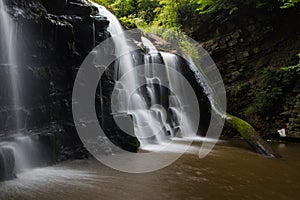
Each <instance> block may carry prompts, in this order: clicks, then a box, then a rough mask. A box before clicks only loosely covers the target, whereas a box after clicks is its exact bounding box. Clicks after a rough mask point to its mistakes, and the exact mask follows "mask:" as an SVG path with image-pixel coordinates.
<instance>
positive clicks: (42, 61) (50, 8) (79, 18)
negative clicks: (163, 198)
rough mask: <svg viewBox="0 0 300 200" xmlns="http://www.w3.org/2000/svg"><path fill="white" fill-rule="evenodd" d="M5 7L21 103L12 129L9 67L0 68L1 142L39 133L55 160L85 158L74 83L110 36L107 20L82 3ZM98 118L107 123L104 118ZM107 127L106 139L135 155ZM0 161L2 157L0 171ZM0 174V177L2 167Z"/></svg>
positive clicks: (132, 146)
mask: <svg viewBox="0 0 300 200" xmlns="http://www.w3.org/2000/svg"><path fill="white" fill-rule="evenodd" d="M6 5H7V7H8V13H9V14H10V15H11V16H12V18H13V20H14V22H15V26H16V29H15V33H14V34H15V38H16V41H17V44H18V49H17V55H18V56H17V57H18V74H19V77H18V78H19V84H18V85H19V91H21V97H20V98H21V102H22V106H21V107H20V108H17V109H18V110H17V112H18V113H19V115H20V116H21V117H20V118H21V119H20V128H21V129H20V130H14V127H13V123H12V122H13V121H14V120H15V119H14V118H13V116H12V115H11V114H10V113H12V109H15V108H13V107H11V106H9V103H10V99H8V98H7V88H6V87H5V85H6V84H7V82H5V81H7V80H6V79H8V66H5V65H2V66H0V82H1V86H0V142H1V141H3V140H5V138H7V137H10V136H11V135H12V134H14V133H16V132H24V133H25V134H27V135H30V134H31V133H32V132H39V133H40V136H39V137H40V139H39V140H40V141H41V142H42V143H44V144H45V146H48V147H49V151H50V153H54V154H55V156H54V160H55V161H59V160H64V159H70V158H84V157H85V156H87V152H86V151H85V150H84V148H83V147H82V144H81V141H80V139H79V137H78V135H77V132H76V129H75V126H74V123H73V117H72V111H71V110H72V107H71V105H72V89H73V83H74V80H75V77H76V74H77V71H78V69H79V67H80V65H81V63H82V62H83V60H84V59H85V57H86V56H87V54H88V53H89V52H90V51H91V50H92V49H93V48H94V47H95V46H96V45H97V44H99V43H100V42H102V41H104V40H105V39H107V38H108V37H110V34H109V32H108V31H107V30H106V29H107V27H108V25H109V21H108V20H107V19H106V17H104V16H101V15H99V14H98V13H97V12H98V11H97V9H96V8H94V7H93V6H91V5H90V4H89V3H88V1H85V0H68V1H66V0H53V1H49V0H28V1H17V0H7V1H6ZM96 15H97V16H96ZM110 74H114V72H113V69H110V71H108V72H106V73H105V75H104V78H103V81H102V87H103V88H111V87H112V86H113V85H114V80H113V76H110ZM104 98H105V97H104ZM106 116H107V117H106ZM102 118H109V113H105V116H102ZM109 120H111V119H109ZM103 123H104V122H103ZM111 124H112V126H111V127H109V129H110V132H109V133H111V135H110V138H112V140H115V141H116V144H117V145H119V146H121V147H123V148H124V149H126V150H130V151H136V150H137V147H138V146H139V144H138V142H137V140H136V139H135V138H134V137H128V136H124V134H123V132H122V131H121V130H119V129H117V128H115V127H116V126H113V122H111ZM49 145H50V146H49ZM1 151H2V150H1ZM3 159H4V158H3V156H2V157H1V159H0V164H1V166H3V165H2V164H3V162H2V161H3ZM0 171H2V172H3V170H2V168H1V170H0ZM2 172H1V173H2ZM1 176H2V175H1ZM1 176H0V177H1Z"/></svg>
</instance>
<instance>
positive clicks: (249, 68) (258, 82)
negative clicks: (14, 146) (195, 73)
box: [193, 7, 300, 137]
mask: <svg viewBox="0 0 300 200" xmlns="http://www.w3.org/2000/svg"><path fill="white" fill-rule="evenodd" d="M299 19H300V13H299V7H296V8H294V9H289V10H284V9H283V10H282V9H279V8H273V9H266V8H260V9H259V8H251V7H247V8H245V7H244V8H243V7H240V8H238V9H237V10H235V11H234V10H225V11H221V12H215V13H212V14H209V15H203V16H201V19H200V21H201V23H200V24H201V25H200V27H199V28H198V29H197V30H196V31H195V33H194V35H193V37H194V38H197V40H198V41H200V42H201V43H202V44H203V46H204V48H205V49H206V50H208V51H209V52H210V53H211V55H212V58H213V59H214V61H215V62H216V64H217V66H218V68H219V70H220V72H221V74H222V76H223V79H224V83H225V86H226V90H227V97H228V112H229V113H232V114H234V115H237V116H239V117H242V118H244V119H246V120H247V121H249V122H250V123H252V124H253V125H254V126H255V128H256V129H258V130H259V132H260V133H261V134H263V135H264V136H267V135H269V136H271V137H276V136H277V135H278V133H277V130H279V129H283V128H284V129H286V131H287V135H288V136H293V137H300V129H299V126H300V124H299V87H300V82H299V80H300V79H299V78H300V77H299V76H297V77H293V80H291V79H292V76H291V78H290V80H289V81H290V83H288V84H287V85H285V86H282V87H281V86H280V88H281V89H280V90H279V91H278V94H277V93H275V92H274V88H269V89H268V88H263V89H262V87H265V86H264V85H263V83H264V82H265V81H266V80H267V79H269V82H272V81H273V82H276V81H277V82H278V85H284V84H285V83H284V80H282V78H279V76H280V73H279V72H280V71H281V68H282V67H286V66H290V65H295V64H297V63H298V62H299V59H298V58H297V56H296V55H297V54H298V53H299V52H300V20H299ZM268 70H269V71H270V73H268V74H269V76H268V77H267V76H266V75H265V74H266V73H265V72H266V71H268ZM272 73H273V74H272ZM272 76H273V77H272ZM295 76H296V75H295ZM277 79H278V80H277ZM287 79H289V78H287ZM285 82H286V81H285ZM270 87H273V86H272V85H270ZM264 91H265V92H266V93H267V95H266V99H265V102H264V104H267V105H268V104H271V108H269V109H266V110H267V111H264V110H263V111H261V110H259V109H257V108H256V107H257V106H258V105H257V104H258V103H260V102H259V101H257V100H256V99H257V96H258V95H261V96H262V97H263V95H262V94H259V93H262V92H264ZM275 91H276V90H275ZM272 92H273V94H272ZM271 98H272V99H271ZM274 99H275V100H276V101H275V100H274ZM295 99H296V100H295Z"/></svg>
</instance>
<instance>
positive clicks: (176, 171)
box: [0, 142, 300, 200]
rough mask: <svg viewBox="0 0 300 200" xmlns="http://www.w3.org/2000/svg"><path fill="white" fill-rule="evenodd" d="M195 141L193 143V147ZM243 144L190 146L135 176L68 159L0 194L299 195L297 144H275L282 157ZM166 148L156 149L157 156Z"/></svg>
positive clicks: (282, 199) (294, 199) (235, 199)
mask: <svg viewBox="0 0 300 200" xmlns="http://www.w3.org/2000/svg"><path fill="white" fill-rule="evenodd" d="M199 144H200V143H195V144H194V145H195V148H196V149H197V148H198V147H197V146H198V145H199ZM244 145H245V144H244V143H240V142H235V144H232V143H227V142H225V143H221V144H219V145H216V147H215V148H214V150H213V152H212V153H211V154H209V156H207V158H205V159H201V160H199V159H198V156H197V153H196V152H197V151H194V150H191V151H190V152H189V153H186V154H185V155H184V156H183V157H181V158H180V159H179V160H177V161H176V163H174V164H172V165H171V166H169V167H167V168H164V169H162V170H159V171H156V172H152V173H147V174H140V175H134V174H128V173H121V172H118V171H115V170H113V169H110V168H108V167H106V166H104V165H101V164H100V163H99V162H97V161H95V160H83V161H70V162H66V163H61V164H59V165H57V166H54V167H47V168H42V169H34V170H32V171H27V172H24V173H22V174H20V175H19V178H18V179H16V180H12V181H7V182H3V183H0V199H1V200H39V199H44V200H65V199H80V200H98V199H116V200H118V199H120V200H127V199H128V200H131V199H143V200H152V199H159V200H160V199H162V200H163V199H187V200H196V199H197V200H201V199H230V200H240V199H245V200H253V199H263V200H273V199H277V200H298V199H299V195H300V186H299V179H300V172H299V167H300V161H299V153H300V147H299V145H293V144H274V145H273V147H274V148H275V149H276V150H277V151H278V152H279V153H280V154H281V155H283V156H284V157H285V159H284V160H278V159H269V158H266V157H263V156H259V155H257V154H254V153H252V152H251V151H249V150H247V149H244V148H241V146H244ZM170 153H171V152H169V153H168V152H165V153H161V154H160V157H161V159H164V158H165V157H167V156H169V154H170ZM137 164H138V163H137Z"/></svg>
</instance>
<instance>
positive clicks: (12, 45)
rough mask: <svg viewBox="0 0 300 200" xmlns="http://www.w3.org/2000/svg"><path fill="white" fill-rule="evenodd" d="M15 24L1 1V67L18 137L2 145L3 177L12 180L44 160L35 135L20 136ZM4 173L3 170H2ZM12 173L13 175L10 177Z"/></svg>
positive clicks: (15, 136)
mask: <svg viewBox="0 0 300 200" xmlns="http://www.w3.org/2000/svg"><path fill="white" fill-rule="evenodd" d="M14 27H15V23H14V22H13V20H12V19H11V17H10V16H9V14H8V13H7V11H6V6H5V4H4V1H3V0H0V52H1V54H0V67H4V68H5V70H6V69H7V72H8V74H9V77H8V79H7V85H6V87H7V89H8V94H7V97H8V99H7V101H8V102H6V103H7V104H8V105H9V107H10V109H9V110H10V111H11V113H10V115H11V116H12V117H10V118H11V119H12V120H11V121H13V122H11V123H13V127H10V128H11V129H12V131H13V132H14V133H15V134H16V135H14V136H10V137H9V139H6V140H7V141H5V142H3V141H2V142H1V143H0V154H1V155H0V157H1V159H0V165H4V168H2V169H1V168H0V174H2V176H4V177H0V178H4V179H5V176H10V177H6V178H8V179H10V178H13V177H11V176H12V173H19V172H22V171H24V170H26V169H29V168H32V167H38V166H41V163H43V160H44V158H42V156H41V154H40V153H41V148H40V147H39V143H38V140H37V139H33V137H34V136H25V135H23V134H20V131H21V130H20V129H21V128H22V127H24V125H21V120H22V119H21V116H20V114H19V111H20V110H21V106H22V102H21V100H20V92H21V91H20V90H19V88H18V86H19V78H20V74H19V67H18V64H19V62H18V58H17V56H16V50H17V49H18V48H17V44H18V43H17V41H16V32H15V30H14ZM1 170H2V171H1ZM9 173H10V175H9Z"/></svg>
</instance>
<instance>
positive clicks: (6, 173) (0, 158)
mask: <svg viewBox="0 0 300 200" xmlns="http://www.w3.org/2000/svg"><path fill="white" fill-rule="evenodd" d="M14 167H15V157H14V152H13V150H12V149H10V148H8V147H5V146H1V144H0V181H4V180H10V179H13V178H16V175H15V171H14Z"/></svg>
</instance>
